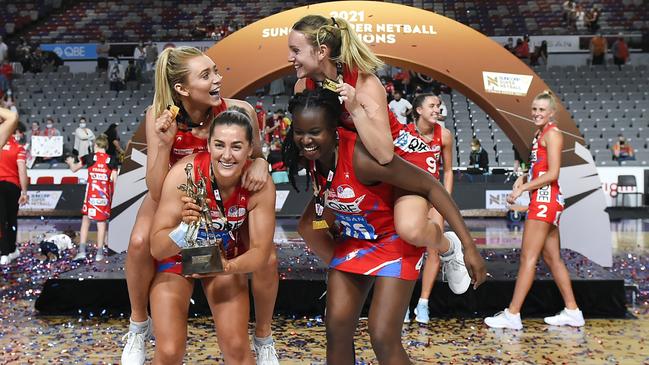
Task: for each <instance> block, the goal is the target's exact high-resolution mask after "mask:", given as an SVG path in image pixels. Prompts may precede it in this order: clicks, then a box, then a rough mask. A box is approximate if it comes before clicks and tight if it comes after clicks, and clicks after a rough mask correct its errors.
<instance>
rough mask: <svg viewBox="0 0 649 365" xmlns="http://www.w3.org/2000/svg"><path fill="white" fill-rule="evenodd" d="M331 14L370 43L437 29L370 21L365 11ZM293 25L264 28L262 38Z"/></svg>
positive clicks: (279, 33)
mask: <svg viewBox="0 0 649 365" xmlns="http://www.w3.org/2000/svg"><path fill="white" fill-rule="evenodd" d="M329 16H331V17H334V18H342V19H345V20H347V21H348V22H350V23H351V25H352V26H353V27H354V30H355V31H356V33H358V35H359V36H360V37H361V39H362V40H363V42H365V43H369V44H376V43H386V44H395V43H396V42H397V37H398V35H399V34H422V35H430V36H434V35H436V34H437V31H436V30H435V28H434V27H433V25H432V24H405V23H371V22H368V19H369V17H366V15H365V11H364V10H361V11H354V10H350V11H331V12H330V13H329ZM290 31H291V27H290V26H289V27H280V28H264V29H262V31H261V37H262V38H275V37H286V36H288V33H289V32H290Z"/></svg>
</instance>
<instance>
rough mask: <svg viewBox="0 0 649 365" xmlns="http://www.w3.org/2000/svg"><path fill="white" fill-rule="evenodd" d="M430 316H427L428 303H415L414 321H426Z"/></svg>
mask: <svg viewBox="0 0 649 365" xmlns="http://www.w3.org/2000/svg"><path fill="white" fill-rule="evenodd" d="M429 320H430V318H428V305H427V304H422V303H417V307H415V321H417V322H418V323H424V324H426V323H428V321H429Z"/></svg>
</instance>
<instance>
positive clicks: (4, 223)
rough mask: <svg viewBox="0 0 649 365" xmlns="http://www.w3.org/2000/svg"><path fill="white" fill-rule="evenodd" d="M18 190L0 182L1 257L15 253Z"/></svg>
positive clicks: (7, 183)
mask: <svg viewBox="0 0 649 365" xmlns="http://www.w3.org/2000/svg"><path fill="white" fill-rule="evenodd" d="M19 198H20V188H19V187H18V186H16V185H14V184H12V183H10V182H7V181H0V252H1V254H2V256H5V255H9V254H10V253H12V252H14V251H16V233H17V231H18V199H19Z"/></svg>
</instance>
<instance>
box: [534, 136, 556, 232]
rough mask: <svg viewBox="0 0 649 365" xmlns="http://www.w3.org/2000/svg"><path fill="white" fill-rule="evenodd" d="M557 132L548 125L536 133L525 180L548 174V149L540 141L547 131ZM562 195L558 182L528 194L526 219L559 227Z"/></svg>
mask: <svg viewBox="0 0 649 365" xmlns="http://www.w3.org/2000/svg"><path fill="white" fill-rule="evenodd" d="M552 129H554V130H557V131H558V130H559V129H558V128H557V126H556V125H555V124H554V123H548V124H546V125H545V127H543V129H542V130H541V131H540V132H538V133H537V135H536V137H534V140H533V141H532V152H531V154H530V170H529V175H528V178H527V180H528V181H532V180H534V179H536V178H538V177H539V176H541V175H543V174H545V173H546V172H548V168H549V167H548V149H547V147H544V146H543V145H541V140H542V139H543V137H544V136H545V133H547V132H548V131H549V130H552ZM563 206H564V202H563V195H562V194H561V187H560V186H559V180H558V179H557V180H555V181H553V182H552V183H550V184H549V185H545V186H543V187H541V188H538V189H536V190H534V191H532V192H531V193H530V206H529V210H528V212H527V219H535V220H539V221H543V222H547V223H550V224H554V225H555V226H558V225H559V216H560V215H561V212H562V211H563Z"/></svg>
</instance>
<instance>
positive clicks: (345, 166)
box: [314, 128, 425, 280]
mask: <svg viewBox="0 0 649 365" xmlns="http://www.w3.org/2000/svg"><path fill="white" fill-rule="evenodd" d="M338 133H339V136H340V139H339V145H338V161H337V163H336V171H335V174H334V176H333V179H332V180H331V186H330V188H329V189H327V191H326V192H325V205H326V206H327V207H328V208H330V209H331V210H332V211H333V212H334V214H335V216H336V221H335V224H334V229H335V231H336V232H337V234H336V236H337V237H338V241H339V242H338V243H337V245H336V247H335V251H334V258H333V260H332V261H331V263H330V267H331V268H334V269H336V270H340V271H345V272H350V273H355V274H361V275H373V276H389V277H396V278H401V279H404V280H417V278H418V277H419V269H420V268H421V260H422V256H423V253H424V251H425V248H420V247H415V246H412V245H410V244H408V243H407V242H405V241H404V240H402V239H401V238H400V237H399V236H398V235H397V233H396V231H395V228H394V208H393V205H394V201H393V199H394V194H393V190H394V188H393V187H392V186H391V185H389V184H386V183H379V184H376V185H372V186H366V185H364V184H362V183H361V182H360V181H358V179H357V178H356V174H355V172H354V167H353V163H352V157H353V153H354V146H355V144H356V138H357V134H356V133H354V132H351V131H349V130H346V129H344V128H338ZM314 175H315V176H317V178H318V181H319V182H320V184H319V186H325V185H324V184H323V182H324V181H325V179H324V178H323V177H322V176H320V175H319V174H317V173H316V174H314Z"/></svg>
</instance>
